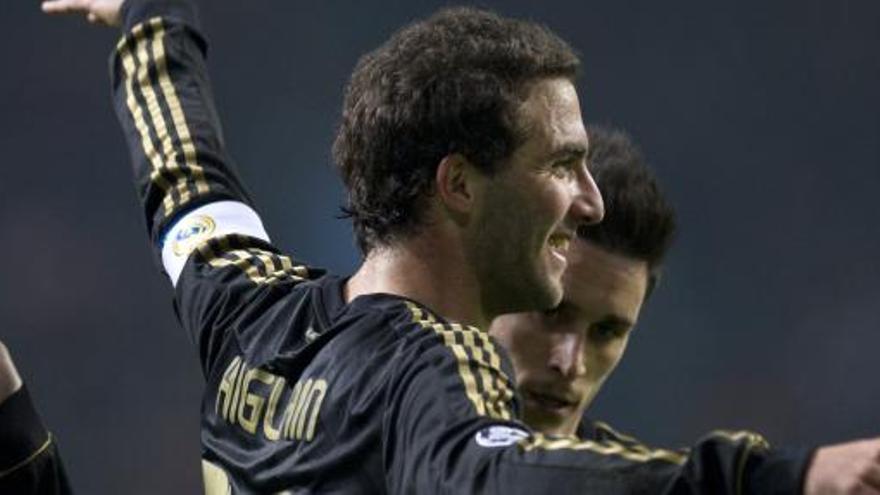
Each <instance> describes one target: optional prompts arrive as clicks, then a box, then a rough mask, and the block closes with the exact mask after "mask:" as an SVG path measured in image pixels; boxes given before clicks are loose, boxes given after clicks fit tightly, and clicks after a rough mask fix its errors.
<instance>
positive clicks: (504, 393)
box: [406, 302, 513, 419]
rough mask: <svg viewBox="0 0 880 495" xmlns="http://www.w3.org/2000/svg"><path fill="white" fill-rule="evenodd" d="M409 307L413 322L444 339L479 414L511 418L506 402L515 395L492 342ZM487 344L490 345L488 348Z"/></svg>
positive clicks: (479, 332)
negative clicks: (504, 376)
mask: <svg viewBox="0 0 880 495" xmlns="http://www.w3.org/2000/svg"><path fill="white" fill-rule="evenodd" d="M406 305H407V308H408V309H409V310H410V313H411V314H412V320H413V322H414V323H418V324H419V325H420V326H421V327H422V328H425V329H427V330H430V331H433V332H434V333H435V334H436V335H438V336H439V337H440V338H441V339H442V340H443V344H444V346H445V347H447V348H448V349H449V350H450V351H451V352H452V354H453V355H454V356H455V360H456V362H457V369H458V375H459V378H460V379H461V381H462V383H463V385H464V389H465V395H467V397H468V400H469V401H470V403H471V404H472V405H473V406H474V409H475V410H476V411H477V414H479V415H480V416H489V417H492V418H496V419H510V418H511V417H512V414H511V412H510V411H509V410H508V408H507V400H509V399H510V398H511V397H512V396H513V393H512V392H510V391H509V389H507V387H506V382H507V380H505V379H504V378H503V374H504V372H503V371H502V370H501V366H500V359H498V356H497V355H496V354H495V352H494V347H492V346H491V342H490V341H489V340H488V339H487V338H486V336H485V335H483V334H484V332H481V331H480V330H479V329H477V328H474V327H466V326H462V325H460V324H443V323H439V322H438V321H437V319H436V318H435V317H434V316H433V315H432V314H431V313H430V312H429V311H425V310H423V309H422V308H420V307H419V306H418V305H416V304H414V303H412V302H407V303H406ZM487 342H488V343H489V344H490V345H489V346H487V345H486V343H487ZM477 375H479V380H478V379H477ZM505 398H506V399H507V400H505Z"/></svg>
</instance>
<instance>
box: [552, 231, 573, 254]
mask: <svg viewBox="0 0 880 495" xmlns="http://www.w3.org/2000/svg"><path fill="white" fill-rule="evenodd" d="M569 242H570V241H569V239H568V237H564V236H561V235H557V236H553V237H551V238H550V246H552V247H554V248H557V249H560V250H563V251H564V250H566V249H568V243H569Z"/></svg>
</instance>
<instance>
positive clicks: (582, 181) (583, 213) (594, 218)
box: [570, 165, 605, 227]
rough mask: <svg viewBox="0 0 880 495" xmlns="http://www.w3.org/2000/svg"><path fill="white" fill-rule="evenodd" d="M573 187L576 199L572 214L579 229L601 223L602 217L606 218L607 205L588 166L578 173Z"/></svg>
mask: <svg viewBox="0 0 880 495" xmlns="http://www.w3.org/2000/svg"><path fill="white" fill-rule="evenodd" d="M573 187H574V191H573V195H574V198H573V201H572V204H571V211H570V213H571V217H572V222H573V223H574V225H575V226H576V227H577V226H580V225H593V224H596V223H599V222H601V221H602V217H603V216H605V203H604V202H603V201H602V193H601V192H599V188H598V187H597V186H596V181H595V180H594V179H593V175H592V174H591V173H590V171H589V170H588V169H587V167H586V165H584V166H583V167H582V169H581V170H580V171H579V172H578V174H577V180H576V181H575V183H574V184H573Z"/></svg>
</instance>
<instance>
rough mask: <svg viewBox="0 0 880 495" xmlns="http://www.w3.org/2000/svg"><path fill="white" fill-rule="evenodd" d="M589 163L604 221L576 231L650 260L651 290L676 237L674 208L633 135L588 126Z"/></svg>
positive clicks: (600, 243)
mask: <svg viewBox="0 0 880 495" xmlns="http://www.w3.org/2000/svg"><path fill="white" fill-rule="evenodd" d="M587 134H588V135H589V137H590V148H589V152H588V154H587V160H588V166H589V169H590V172H591V173H592V174H593V178H594V179H595V181H596V185H597V186H598V188H599V191H600V192H601V193H602V199H603V200H604V202H605V217H604V218H603V220H602V222H600V223H598V224H595V225H589V226H583V227H581V228H580V229H579V230H578V235H579V236H580V237H581V238H583V239H585V240H588V241H590V242H592V243H594V244H596V245H598V246H599V247H602V248H604V249H606V250H608V251H610V252H614V253H619V254H623V255H626V256H629V257H632V258H636V259H639V260H644V261H645V262H647V264H648V269H649V273H650V280H649V288H648V290H649V292H650V290H651V288H653V286H654V284H655V283H656V281H657V279H658V277H659V274H660V268H661V266H662V264H663V259H664V257H665V256H666V252H667V251H668V250H669V246H670V245H671V244H672V239H673V237H674V235H675V229H676V221H675V210H674V209H673V207H672V205H671V204H670V203H669V202H668V201H667V199H666V197H665V196H664V195H663V192H662V191H661V189H660V186H659V184H658V183H657V178H656V176H655V175H654V173H653V172H652V171H651V169H650V168H648V166H647V165H646V164H645V160H644V158H643V156H642V153H641V152H640V151H639V149H638V147H636V145H635V143H633V141H632V139H630V137H629V136H628V135H627V134H626V133H624V132H623V131H619V130H616V129H612V128H609V127H602V126H595V125H593V126H589V127H588V128H587Z"/></svg>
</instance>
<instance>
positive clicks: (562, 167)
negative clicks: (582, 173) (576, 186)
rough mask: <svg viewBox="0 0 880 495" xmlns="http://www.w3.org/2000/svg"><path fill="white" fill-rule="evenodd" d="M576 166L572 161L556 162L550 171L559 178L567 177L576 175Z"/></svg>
mask: <svg viewBox="0 0 880 495" xmlns="http://www.w3.org/2000/svg"><path fill="white" fill-rule="evenodd" d="M574 167H575V165H574V163H572V162H571V161H565V162H556V163H554V164H553V165H552V166H551V167H550V173H551V174H552V175H553V177H556V178H557V179H567V178H569V177H572V176H573V175H574Z"/></svg>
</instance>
